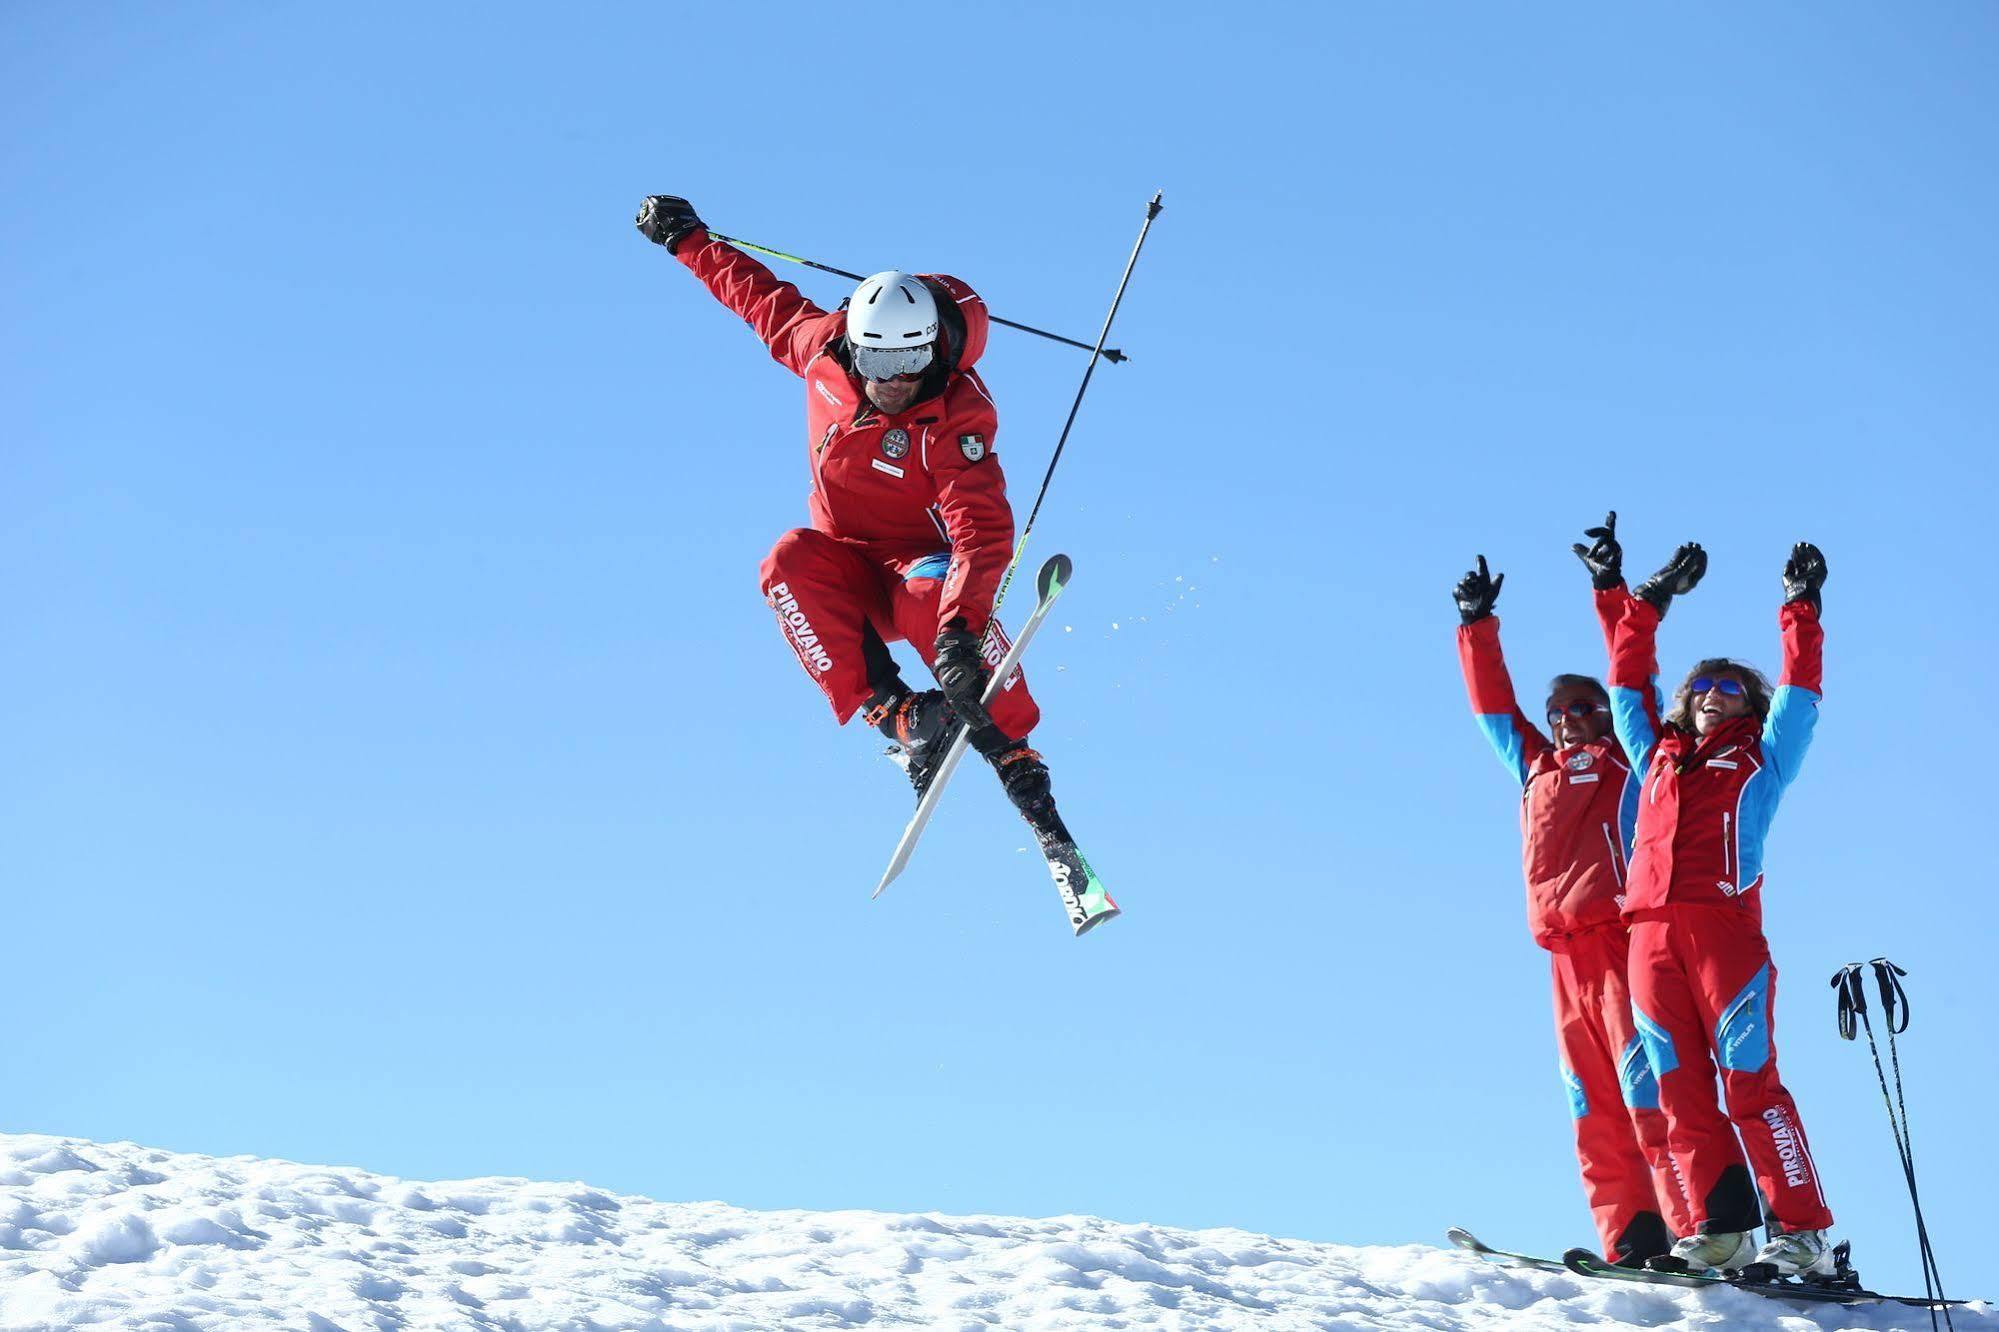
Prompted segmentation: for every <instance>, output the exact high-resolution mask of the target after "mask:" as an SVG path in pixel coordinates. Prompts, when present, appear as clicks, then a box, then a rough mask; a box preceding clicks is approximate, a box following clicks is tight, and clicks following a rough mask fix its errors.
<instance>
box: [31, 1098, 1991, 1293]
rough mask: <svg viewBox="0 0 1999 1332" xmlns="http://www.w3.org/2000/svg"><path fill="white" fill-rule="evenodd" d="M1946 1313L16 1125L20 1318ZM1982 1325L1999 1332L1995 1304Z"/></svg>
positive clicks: (1384, 1252)
mask: <svg viewBox="0 0 1999 1332" xmlns="http://www.w3.org/2000/svg"><path fill="white" fill-rule="evenodd" d="M863 1325H875V1326H892V1327H893V1326H899V1327H918V1328H942V1329H986V1328H1023V1329H1040V1328H1049V1329H1059V1328H1091V1329H1097V1328H1155V1327H1156V1328H1187V1329H1194V1328H1200V1329H1206V1328H1254V1329H1258V1332H1286V1330H1287V1329H1307V1328H1309V1329H1375V1328H1381V1329H1403V1328H1408V1329H1423V1330H1424V1332H1452V1330H1453V1329H1461V1328H1478V1329H1484V1328H1566V1327H1571V1326H1574V1325H1583V1326H1591V1327H1618V1326H1632V1327H1645V1328H1655V1329H1656V1328H1666V1329H1673V1328H1730V1329H1769V1330H1770V1332H1777V1330H1778V1329H1782V1330H1784V1332H1803V1330H1804V1329H1810V1328H1819V1327H1823V1328H1896V1329H1901V1328H1907V1329H1915V1328H1918V1327H1922V1328H1927V1327H1928V1326H1929V1320H1928V1315H1927V1314H1925V1313H1924V1312H1923V1311H1921V1310H1918V1309H1912V1308H1905V1307H1900V1306H1865V1307H1857V1308H1844V1307H1829V1306H1803V1305H1792V1304H1783V1303H1778V1302H1775V1301H1771V1300H1766V1299H1763V1298H1761V1297H1759V1296H1755V1295H1749V1294H1745V1293H1743V1292H1740V1291H1731V1290H1722V1291H1698V1292H1696V1291H1678V1290H1671V1289H1667V1288H1654V1287H1642V1288H1634V1287H1631V1286H1626V1285H1613V1284H1611V1283H1609V1282H1603V1281H1592V1280H1589V1279H1586V1278H1582V1277H1572V1276H1567V1275H1549V1274H1542V1273H1536V1272H1528V1271H1521V1270H1517V1269H1503V1268H1498V1267H1494V1266H1492V1265H1490V1264H1488V1263H1485V1262H1483V1261H1482V1260H1480V1259H1477V1258H1474V1257H1472V1256H1470V1255H1468V1254H1462V1253H1459V1252H1457V1251H1455V1250H1451V1249H1448V1248H1443V1247H1438V1248H1431V1247H1425V1246H1420V1245H1404V1246H1401V1247H1379V1248H1355V1247H1348V1246H1345V1245H1339V1244H1314V1243H1307V1242H1305V1241H1302V1240H1284V1239H1273V1238H1270V1237H1269V1236H1265V1235H1253V1234H1249V1233H1247V1232H1245V1231H1240V1230H1176V1229H1173V1228H1171V1227H1167V1226H1150V1225H1144V1224H1126V1223H1122V1222H1116V1221H1105V1220H1100V1219H1098V1218H1096V1217H1089V1216H1062V1217H1051V1218H1048V1219H1046V1220H1027V1219H1023V1218H1020V1217H1002V1216H940V1215H937V1214H935V1213H926V1214H920V1215H898V1214H895V1213H888V1212H803V1211H785V1212H752V1211H746V1210H744V1209H742V1208H740V1207H730V1206H726V1205H724V1204H722V1203H715V1202H697V1203H663V1202H654V1201H652V1200H650V1199H647V1198H638V1197H627V1196H621V1195H617V1194H612V1193H608V1192H605V1191H604V1190H602V1189H594V1188H590V1187H588V1186H586V1185H583V1184H543V1183H536V1182H533V1181H531V1180H524V1179H470V1180H455V1181H447V1182H440V1183H413V1182H411V1181H408V1180H401V1179H392V1178H389V1177H387V1176H384V1175H375V1174H369V1173H367V1172H365V1171H361V1170H353V1169H348V1168H345V1167H328V1166H305V1165H294V1164H292V1163H290V1162H286V1161H267V1160H260V1159H256V1158H252V1157H240V1156H239V1157H226V1158H218V1157H208V1156H191V1155H184V1154H180V1153H175V1152H164V1151H155V1150H152V1149H149V1148H145V1147H137V1146H134V1145H132V1144H130V1143H111V1144H104V1143H94V1142H87V1141H82V1140H78V1139H72V1138H53V1137H44V1136H40V1135H36V1134H0V1329H6V1332H42V1330H43V1329H47V1330H49V1332H53V1330H54V1329H71V1328H104V1329H114V1328H116V1329H132V1330H133V1332H138V1330H139V1329H145V1330H146V1332H169V1330H171V1332H194V1330H196V1329H201V1330H204V1332H205V1330H207V1329H216V1330H217V1332H220V1330H221V1329H277V1328H285V1329H304V1330H305V1332H364V1329H365V1330H366V1332H400V1330H402V1329H427V1328H454V1329H457V1328H463V1329H492V1330H493V1332H539V1330H540V1329H550V1330H551V1332H553V1330H554V1329H562V1332H611V1330H612V1329H633V1330H634V1332H636V1330H638V1329H646V1330H648V1332H652V1330H657V1329H679V1328H732V1329H745V1330H748V1329H766V1328H771V1329H775V1328H845V1327H860V1326H863ZM1957 1327H1958V1328H1959V1330H1960V1332H1999V1314H1995V1312H1994V1311H1993V1309H1992V1307H1991V1306H1990V1305H1980V1306H1977V1307H1976V1308H1974V1309H1968V1310H1960V1311H1958V1314H1957Z"/></svg>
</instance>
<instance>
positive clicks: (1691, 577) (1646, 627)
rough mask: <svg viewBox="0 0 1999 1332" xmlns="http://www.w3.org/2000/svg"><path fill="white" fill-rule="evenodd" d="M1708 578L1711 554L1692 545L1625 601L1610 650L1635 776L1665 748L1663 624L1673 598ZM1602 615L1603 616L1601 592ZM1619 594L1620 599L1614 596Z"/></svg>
mask: <svg viewBox="0 0 1999 1332" xmlns="http://www.w3.org/2000/svg"><path fill="white" fill-rule="evenodd" d="M1706 573H1707V552H1706V551H1705V550H1702V549H1701V546H1700V543H1699V542H1696V541H1690V542H1688V543H1687V544H1686V545H1684V546H1681V547H1680V548H1679V549H1678V550H1676V551H1674V552H1673V558H1672V559H1670V560H1668V561H1666V566H1665V568H1663V569H1661V570H1659V572H1658V573H1655V574H1653V575H1652V576H1651V577H1650V578H1648V579H1646V580H1645V581H1644V582H1642V583H1640V584H1639V585H1638V590H1637V591H1636V592H1634V593H1628V594H1625V595H1624V596H1623V597H1621V598H1620V600H1621V601H1622V603H1623V606H1622V610H1621V612H1620V613H1619V614H1618V616H1617V627H1616V631H1615V632H1614V633H1613V634H1612V636H1611V645H1610V722H1611V726H1612V727H1613V728H1614V729H1615V730H1616V732H1617V742H1618V743H1619V744H1621V745H1623V746H1624V756H1625V757H1626V758H1628V759H1630V760H1631V768H1632V771H1634V772H1641V773H1642V772H1644V771H1645V768H1646V766H1647V765H1648V764H1650V763H1651V761H1652V748H1653V746H1655V745H1657V744H1658V743H1659V729H1660V727H1661V725H1662V724H1663V723H1662V722H1661V721H1660V720H1659V715H1660V710H1661V706H1662V704H1661V695H1660V692H1659V621H1660V620H1662V619H1664V618H1665V615H1666V608H1667V607H1669V606H1671V605H1672V604H1673V598H1674V597H1676V596H1682V595H1684V594H1686V593H1688V592H1691V591H1693V590H1694V588H1696V587H1698V586H1699V585H1700V581H1701V578H1702V577H1703V576H1704V575H1705V574H1706ZM1598 595H1599V602H1598V613H1599V614H1602V613H1603V605H1602V601H1601V598H1602V596H1603V595H1604V594H1602V593H1599V594H1598ZM1612 595H1615V594H1612Z"/></svg>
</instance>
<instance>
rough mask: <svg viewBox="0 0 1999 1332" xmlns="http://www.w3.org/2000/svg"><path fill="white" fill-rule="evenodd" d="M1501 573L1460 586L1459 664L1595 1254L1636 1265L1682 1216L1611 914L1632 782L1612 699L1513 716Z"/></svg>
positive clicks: (1588, 686) (1607, 579)
mask: <svg viewBox="0 0 1999 1332" xmlns="http://www.w3.org/2000/svg"><path fill="white" fill-rule="evenodd" d="M1616 522H1617V515H1616V514H1612V515H1611V516H1610V517H1609V518H1608V519H1607V520H1605V525H1604V526H1603V527H1601V528H1594V529H1592V532H1591V534H1592V535H1593V536H1595V537H1597V542H1596V544H1595V545H1594V546H1593V547H1588V548H1585V547H1582V546H1578V547H1576V553H1577V554H1578V555H1581V556H1582V557H1583V559H1584V562H1585V563H1587V564H1589V565H1590V569H1591V572H1592V574H1593V575H1594V576H1595V577H1596V579H1597V583H1598V586H1599V588H1603V589H1608V588H1610V587H1615V586H1618V585H1620V584H1621V582H1622V577H1621V575H1620V574H1619V573H1618V563H1619V558H1620V557H1619V553H1618V549H1617V543H1616V538H1615V536H1614V530H1615V525H1616ZM1504 581H1505V575H1504V574H1502V575H1500V576H1499V577H1498V578H1493V577H1492V576H1491V575H1490V573H1489V571H1488V570H1487V568H1486V563H1485V557H1484V556H1483V555H1481V556H1480V557H1479V561H1478V568H1477V569H1475V570H1473V571H1472V572H1470V573H1468V574H1466V575H1465V576H1464V578H1463V580H1462V581H1460V582H1459V583H1458V585H1457V588H1456V590H1455V592H1454V598H1455V600H1456V602H1457V606H1458V612H1459V616H1460V619H1461V621H1462V623H1461V624H1460V626H1459V628H1458V659H1459V663H1460V665H1461V666H1462V667H1463V669H1464V677H1465V688H1466V691H1467V692H1468V693H1469V694H1470V696H1471V706H1472V712H1473V713H1474V715H1476V717H1477V718H1478V723H1479V728H1480V730H1482V731H1483V732H1484V733H1485V737H1486V739H1487V740H1488V741H1490V742H1491V744H1492V747H1493V749H1494V750H1495V751H1497V752H1498V754H1499V760H1500V762H1501V764H1503V765H1504V766H1505V768H1506V770H1507V772H1508V773H1510V774H1511V775H1512V777H1513V779H1514V780H1515V781H1517V782H1519V783H1520V785H1521V788H1522V789H1521V805H1520V831H1521V846H1522V857H1521V859H1522V862H1523V865H1524V868H1525V874H1526V880H1527V916H1528V923H1529V925H1530V926H1531V927H1532V929H1533V931H1534V941H1535V942H1536V943H1538V944H1540V945H1541V947H1543V948H1545V949H1547V950H1548V953H1549V955H1550V956H1549V961H1550V964H1551V967H1550V969H1551V971H1552V973H1553V980H1554V997H1555V1038H1556V1044H1557V1046H1558V1048H1559V1050H1560V1054H1561V1069H1562V1081H1563V1083H1564V1084H1565V1085H1566V1087H1567V1088H1568V1094H1569V1109H1570V1114H1571V1116H1572V1118H1573V1119H1574V1121H1575V1135H1576V1156H1577V1159H1578V1160H1579V1161H1580V1162H1581V1164H1582V1176H1583V1192H1584V1193H1585V1195H1587V1197H1588V1199H1589V1205H1590V1212H1591V1214H1592V1216H1593V1217H1594V1218H1595V1221H1596V1229H1597V1234H1598V1236H1599V1238H1600V1239H1601V1241H1602V1245H1603V1254H1604V1257H1605V1259H1606V1260H1608V1261H1610V1262H1614V1263H1617V1264H1619V1265H1621V1266H1627V1267H1637V1266H1640V1265H1642V1264H1643V1263H1644V1262H1645V1260H1646V1259H1648V1258H1653V1257H1656V1256H1658V1255H1660V1254H1664V1253H1665V1252H1667V1250H1668V1249H1669V1248H1670V1247H1671V1245H1672V1242H1673V1237H1674V1236H1675V1235H1682V1234H1685V1233H1686V1232H1687V1231H1688V1230H1689V1229H1690V1228H1691V1225H1692V1221H1691V1218H1690V1216H1689V1214H1688V1210H1687V1204H1686V1199H1685V1196H1684V1194H1683V1192H1682V1190H1681V1188H1680V1184H1679V1181H1678V1179H1677V1178H1676V1177H1675V1175H1674V1174H1673V1167H1672V1159H1671V1157H1670V1156H1669V1155H1668V1154H1667V1151H1666V1125H1665V1121H1664V1119H1663V1117H1662V1116H1661V1115H1660V1114H1659V1089H1658V1084H1657V1083H1656V1082H1655V1081H1654V1080H1653V1078H1652V1070H1651V1066H1650V1065H1649V1064H1648V1063H1647V1062H1646V1059H1645V1050H1644V1046H1643V1044H1642V1043H1641V1042H1640V1040H1639V1037H1638V1031H1637V1028H1636V1027H1635V1026H1634V1025H1633V1024H1632V1019H1631V997H1630V993H1629V991H1628V989H1627V987H1626V984H1625V960H1626V953H1627V950H1628V945H1629V940H1628V937H1627V935H1626V931H1625V926H1624V921H1623V918H1622V917H1621V915H1620V914H1619V907H1620V904H1621V894H1622V893H1623V891H1624V874H1625V854H1626V848H1628V847H1629V846H1630V845H1631V830H1632V820H1633V818H1634V817H1635V814H1636V809H1637V800H1638V787H1637V784H1636V782H1635V781H1634V779H1633V776H1632V771H1631V765H1630V764H1629V763H1627V762H1626V761H1625V757H1624V751H1623V750H1622V749H1621V748H1620V747H1619V746H1618V744H1617V741H1616V740H1615V739H1614V738H1612V737H1611V735H1610V696H1609V694H1608V693H1607V692H1605V690H1604V687H1603V685H1602V684H1601V683H1599V682H1598V681H1597V680H1595V679H1593V678H1591V677H1589V676H1587V675H1558V676H1556V677H1555V679H1554V681H1553V682H1552V683H1551V684H1550V686H1549V691H1548V704H1547V709H1546V711H1547V719H1548V729H1549V732H1550V733H1551V734H1552V736H1553V740H1552V741H1551V740H1550V739H1549V737H1548V736H1544V735H1543V734H1542V733H1541V731H1540V729H1539V728H1538V727H1536V726H1535V725H1534V724H1533V723H1532V722H1530V721H1529V720H1528V719H1527V717H1526V715H1525V714H1523V713H1522V712H1521V710H1520V707H1519V705H1518V704H1517V703H1516V702H1515V701H1514V693H1513V682H1512V679H1511V677H1510V676H1509V675H1508V673H1507V669H1506V659H1505V656H1504V655H1503V654H1502V653H1501V651H1500V646H1499V619H1498V617H1497V616H1495V615H1494V614H1493V605H1494V603H1495V602H1496V601H1497V600H1498V598H1499V588H1500V584H1501V583H1503V582H1504ZM1597 606H1598V611H1599V614H1600V615H1602V616H1605V617H1607V618H1605V619H1604V622H1603V628H1604V637H1605V640H1606V646H1607V645H1608V639H1609V637H1610V631H1611V629H1612V627H1613V623H1614V617H1615V615H1616V613H1617V612H1618V611H1619V610H1620V609H1621V607H1620V604H1619V603H1618V602H1617V601H1616V600H1615V599H1613V598H1612V597H1611V596H1610V594H1609V593H1608V591H1607V590H1606V591H1600V592H1599V593H1598V598H1597Z"/></svg>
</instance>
